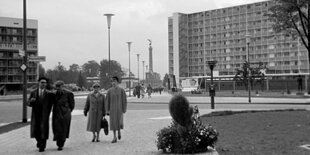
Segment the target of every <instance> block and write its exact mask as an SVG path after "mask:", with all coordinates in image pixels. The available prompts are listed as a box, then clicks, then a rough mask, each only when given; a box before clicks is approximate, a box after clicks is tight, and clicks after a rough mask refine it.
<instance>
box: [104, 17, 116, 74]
mask: <svg viewBox="0 0 310 155" xmlns="http://www.w3.org/2000/svg"><path fill="white" fill-rule="evenodd" d="M104 16H107V22H108V40H109V43H108V44H109V76H108V77H109V78H110V76H111V60H110V28H111V18H112V16H114V14H104Z"/></svg>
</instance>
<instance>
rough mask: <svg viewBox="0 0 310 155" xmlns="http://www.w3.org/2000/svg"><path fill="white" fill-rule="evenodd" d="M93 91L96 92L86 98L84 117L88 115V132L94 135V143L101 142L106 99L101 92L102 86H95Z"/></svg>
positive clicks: (96, 84)
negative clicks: (100, 136)
mask: <svg viewBox="0 0 310 155" xmlns="http://www.w3.org/2000/svg"><path fill="white" fill-rule="evenodd" d="M93 89H94V91H93V92H91V93H89V94H88V96H87V98H86V104H85V106H84V116H87V113H88V120H87V129H86V130H87V131H90V132H92V133H93V139H92V142H95V141H96V142H100V140H99V135H100V129H101V120H102V119H103V118H104V116H105V105H104V100H105V97H104V95H103V94H101V93H100V92H99V89H100V85H99V84H98V83H95V84H93ZM96 133H97V135H96Z"/></svg>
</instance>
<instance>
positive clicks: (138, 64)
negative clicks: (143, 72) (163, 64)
mask: <svg viewBox="0 0 310 155" xmlns="http://www.w3.org/2000/svg"><path fill="white" fill-rule="evenodd" d="M139 56H140V54H137V60H138V83H140V79H139Z"/></svg>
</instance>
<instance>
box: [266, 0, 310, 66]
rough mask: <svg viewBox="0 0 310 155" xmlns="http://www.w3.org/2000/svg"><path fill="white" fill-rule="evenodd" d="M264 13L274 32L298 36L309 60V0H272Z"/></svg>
mask: <svg viewBox="0 0 310 155" xmlns="http://www.w3.org/2000/svg"><path fill="white" fill-rule="evenodd" d="M274 2H275V5H273V6H271V7H270V9H269V12H268V13H267V14H265V15H266V16H268V17H269V20H271V21H272V22H273V25H272V27H273V30H274V32H275V33H284V34H285V35H287V36H292V37H294V38H297V37H300V39H301V42H302V43H303V45H304V46H305V47H306V48H307V50H308V59H309V60H310V47H309V41H310V32H309V30H310V18H309V13H310V1H309V0H274Z"/></svg>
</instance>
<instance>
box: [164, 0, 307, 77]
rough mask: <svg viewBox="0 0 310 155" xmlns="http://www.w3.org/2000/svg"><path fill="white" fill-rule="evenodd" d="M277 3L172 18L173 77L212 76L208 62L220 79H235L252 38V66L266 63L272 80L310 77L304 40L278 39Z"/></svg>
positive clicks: (243, 6)
mask: <svg viewBox="0 0 310 155" xmlns="http://www.w3.org/2000/svg"><path fill="white" fill-rule="evenodd" d="M272 5H274V2H273V1H263V2H258V3H252V4H245V5H240V6H233V7H228V8H222V9H215V10H208V11H202V12H196V13H190V14H184V13H174V14H173V16H172V17H169V18H168V37H169V41H168V42H169V44H168V46H169V48H168V49H169V74H174V75H175V76H176V81H179V78H182V77H192V76H205V75H210V69H209V66H208V63H207V61H209V60H216V61H217V65H216V67H215V69H214V70H215V72H217V73H218V74H219V76H223V75H234V74H235V68H239V67H241V65H242V63H243V62H244V61H245V60H246V58H247V52H248V51H247V44H246V37H245V35H246V34H249V35H251V41H250V44H249V55H250V57H249V58H250V62H251V63H258V62H260V61H261V62H264V63H265V64H266V65H267V68H268V71H267V74H282V75H283V74H297V75H298V74H299V73H309V60H308V56H307V55H308V53H307V50H306V48H305V47H304V45H303V44H302V43H300V42H299V41H298V40H296V39H293V38H291V37H285V36H284V35H283V34H277V35H276V36H274V33H273V29H272V23H271V22H270V21H269V20H268V18H267V17H266V16H264V14H265V13H267V12H268V9H269V8H270V6H272ZM253 65H254V64H253Z"/></svg>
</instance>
